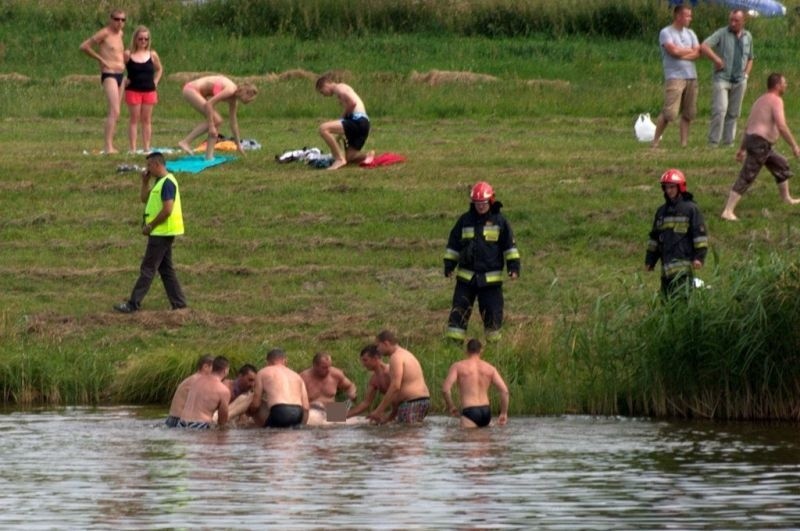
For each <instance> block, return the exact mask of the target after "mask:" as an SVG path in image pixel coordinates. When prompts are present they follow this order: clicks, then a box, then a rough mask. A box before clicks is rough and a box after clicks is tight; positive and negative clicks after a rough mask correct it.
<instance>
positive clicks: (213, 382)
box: [178, 356, 231, 430]
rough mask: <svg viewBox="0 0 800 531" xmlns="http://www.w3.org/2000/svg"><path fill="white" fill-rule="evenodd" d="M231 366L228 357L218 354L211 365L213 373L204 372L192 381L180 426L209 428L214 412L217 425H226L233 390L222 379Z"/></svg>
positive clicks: (199, 428)
mask: <svg viewBox="0 0 800 531" xmlns="http://www.w3.org/2000/svg"><path fill="white" fill-rule="evenodd" d="M229 366H230V364H229V363H228V360H227V358H225V357H223V356H217V357H216V358H214V363H213V364H212V366H211V374H203V375H201V376H199V377H198V378H197V379H196V380H195V381H194V382H193V383H192V386H191V388H190V389H189V396H187V397H186V405H185V406H183V412H181V420H180V422H179V423H178V426H180V427H181V428H193V429H197V430H204V429H208V428H210V427H211V423H212V422H213V421H214V413H217V425H219V426H224V425H225V423H226V422H228V402H230V400H231V392H230V390H229V389H228V386H226V385H225V384H224V383H222V380H223V379H225V377H226V376H227V375H228V368H229Z"/></svg>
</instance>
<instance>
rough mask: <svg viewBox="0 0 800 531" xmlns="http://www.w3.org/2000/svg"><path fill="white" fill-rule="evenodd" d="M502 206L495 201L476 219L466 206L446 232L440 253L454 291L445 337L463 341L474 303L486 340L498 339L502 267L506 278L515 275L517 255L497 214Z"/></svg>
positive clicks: (501, 306)
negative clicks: (506, 272) (452, 275)
mask: <svg viewBox="0 0 800 531" xmlns="http://www.w3.org/2000/svg"><path fill="white" fill-rule="evenodd" d="M502 206H503V204H502V203H500V202H499V201H495V202H494V203H493V204H492V205H491V207H490V208H489V211H488V212H487V213H486V214H484V215H480V214H479V213H478V212H477V211H476V210H475V206H474V205H472V204H470V207H469V212H467V213H465V214H463V215H462V216H461V217H460V218H459V220H458V222H457V223H456V224H455V226H454V227H453V230H451V231H450V238H449V239H448V241H447V249H446V250H445V253H444V274H445V275H446V276H450V274H451V273H452V272H453V270H455V274H456V287H455V290H454V292H453V306H452V310H450V319H449V322H448V327H447V334H446V335H447V337H449V338H452V339H455V340H459V341H463V340H464V339H466V336H467V324H468V323H469V318H470V315H471V314H472V306H473V304H474V303H475V299H476V298H477V299H478V308H479V310H480V313H481V316H482V317H483V326H484V329H485V331H486V340H487V341H492V340H497V339H499V338H500V327H501V326H502V324H503V266H504V265H505V264H507V266H508V273H509V275H510V274H512V273H516V274H517V275H518V274H519V251H518V250H517V246H516V242H515V241H514V234H513V232H512V231H511V227H510V226H509V224H508V221H506V219H505V218H504V217H503V215H502V214H500V209H501V208H502Z"/></svg>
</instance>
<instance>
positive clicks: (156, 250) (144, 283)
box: [128, 236, 186, 310]
mask: <svg viewBox="0 0 800 531" xmlns="http://www.w3.org/2000/svg"><path fill="white" fill-rule="evenodd" d="M174 240H175V236H148V237H147V249H146V250H145V252H144V258H142V266H141V268H140V269H139V280H137V281H136V285H135V286H133V292H132V293H131V298H130V300H129V301H128V302H129V303H130V305H131V306H133V307H134V308H136V309H137V310H138V309H139V307H140V306H141V304H142V299H144V296H145V295H147V291H148V290H149V289H150V284H152V283H153V278H154V277H155V276H156V271H158V274H159V275H161V281H162V282H163V283H164V289H165V290H167V298H168V299H169V302H170V304H171V305H172V309H173V310H177V309H178V308H185V307H186V298H185V297H184V296H183V290H182V289H181V284H180V282H178V277H177V275H175V269H174V268H173V267H172V242H173V241H174Z"/></svg>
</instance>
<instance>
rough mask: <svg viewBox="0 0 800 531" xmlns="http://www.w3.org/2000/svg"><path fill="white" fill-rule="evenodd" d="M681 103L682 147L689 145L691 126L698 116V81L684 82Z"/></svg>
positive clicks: (689, 80) (687, 80) (688, 80)
mask: <svg viewBox="0 0 800 531" xmlns="http://www.w3.org/2000/svg"><path fill="white" fill-rule="evenodd" d="M680 102H681V125H680V138H681V147H686V146H687V145H688V144H689V125H690V124H691V123H692V120H694V118H695V116H697V80H696V79H686V80H683V91H682V92H681V96H680Z"/></svg>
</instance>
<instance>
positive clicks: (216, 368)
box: [211, 356, 231, 372]
mask: <svg viewBox="0 0 800 531" xmlns="http://www.w3.org/2000/svg"><path fill="white" fill-rule="evenodd" d="M230 365H231V364H230V362H228V358H226V357H225V356H217V357H216V358H214V363H213V364H212V365H211V371H212V372H222V371H224V370H225V369H227V368H228V367H230Z"/></svg>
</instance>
